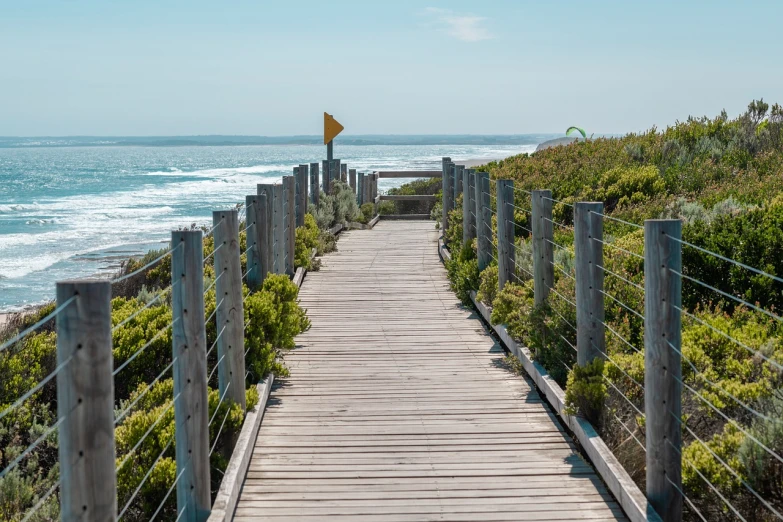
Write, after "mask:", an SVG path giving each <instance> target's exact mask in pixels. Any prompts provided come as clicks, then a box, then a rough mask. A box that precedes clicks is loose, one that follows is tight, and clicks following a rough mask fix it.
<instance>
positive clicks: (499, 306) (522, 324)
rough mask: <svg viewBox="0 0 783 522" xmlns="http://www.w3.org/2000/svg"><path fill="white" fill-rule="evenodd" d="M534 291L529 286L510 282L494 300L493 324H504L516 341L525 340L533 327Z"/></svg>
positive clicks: (491, 319) (491, 317)
mask: <svg viewBox="0 0 783 522" xmlns="http://www.w3.org/2000/svg"><path fill="white" fill-rule="evenodd" d="M532 310H533V292H532V290H530V288H529V287H527V286H523V285H520V284H517V283H512V282H508V283H506V284H505V285H504V286H503V290H500V291H499V292H497V295H496V296H495V299H494V300H493V301H492V315H491V316H490V321H491V322H492V324H503V325H505V326H506V330H507V331H508V334H509V335H510V336H511V337H512V338H514V339H515V340H516V341H523V339H526V338H527V336H528V333H529V331H530V329H531V322H530V313H531V312H532Z"/></svg>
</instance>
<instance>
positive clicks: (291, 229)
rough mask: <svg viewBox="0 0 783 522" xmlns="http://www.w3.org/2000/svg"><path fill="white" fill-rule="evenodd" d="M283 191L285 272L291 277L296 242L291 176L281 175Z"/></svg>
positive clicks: (292, 180)
mask: <svg viewBox="0 0 783 522" xmlns="http://www.w3.org/2000/svg"><path fill="white" fill-rule="evenodd" d="M283 191H284V193H285V273H286V274H288V275H289V276H291V277H293V276H294V272H295V271H296V269H295V268H294V251H295V243H296V211H295V209H294V202H295V201H296V180H295V179H294V177H293V176H283Z"/></svg>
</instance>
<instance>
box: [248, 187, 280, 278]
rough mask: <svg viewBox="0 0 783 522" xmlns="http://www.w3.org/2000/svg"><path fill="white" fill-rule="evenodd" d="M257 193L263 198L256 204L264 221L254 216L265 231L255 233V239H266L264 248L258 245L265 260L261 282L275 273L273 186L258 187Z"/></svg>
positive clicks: (262, 266) (257, 223)
mask: <svg viewBox="0 0 783 522" xmlns="http://www.w3.org/2000/svg"><path fill="white" fill-rule="evenodd" d="M257 192H258V195H259V196H265V198H264V199H261V200H258V201H257V204H258V206H259V208H261V209H263V211H264V214H265V216H266V219H265V220H263V219H262V217H260V216H256V225H257V226H261V225H263V226H264V229H265V231H261V232H257V233H256V237H257V238H258V241H263V238H266V247H265V248H264V247H263V245H264V244H263V243H259V244H261V245H262V248H261V252H260V255H261V256H262V260H264V259H265V264H262V265H261V276H262V282H263V278H266V275H267V274H270V273H272V274H273V273H275V234H274V227H275V221H274V220H275V208H274V202H275V185H274V184H272V183H266V184H261V185H258V187H257ZM259 234H261V235H259ZM264 234H265V235H264ZM248 244H249V243H248Z"/></svg>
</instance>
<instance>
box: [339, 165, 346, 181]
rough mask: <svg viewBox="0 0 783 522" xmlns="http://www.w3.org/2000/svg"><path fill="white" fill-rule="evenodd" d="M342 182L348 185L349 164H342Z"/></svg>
mask: <svg viewBox="0 0 783 522" xmlns="http://www.w3.org/2000/svg"><path fill="white" fill-rule="evenodd" d="M340 181H342V182H343V183H348V164H347V163H341V164H340Z"/></svg>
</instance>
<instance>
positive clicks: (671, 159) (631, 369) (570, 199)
mask: <svg viewBox="0 0 783 522" xmlns="http://www.w3.org/2000/svg"><path fill="white" fill-rule="evenodd" d="M483 169H484V170H488V171H489V172H490V174H491V178H492V179H493V180H494V179H513V180H514V184H515V189H516V190H515V205H516V206H517V207H518V208H517V210H516V211H515V217H514V220H515V222H516V223H517V225H518V226H515V227H514V229H515V230H516V238H515V243H516V262H517V264H518V265H519V269H518V270H517V272H516V274H515V281H514V282H513V283H510V284H508V285H506V287H505V288H504V289H503V291H501V292H498V291H497V267H496V266H494V263H493V265H491V266H490V267H489V268H487V269H485V270H484V271H483V272H481V273H479V271H478V266H477V264H476V261H475V241H474V242H473V245H467V246H466V247H465V248H463V247H462V245H461V240H462V227H461V212H462V209H461V208H457V209H456V210H455V211H453V213H452V217H453V218H452V219H451V220H450V223H454V224H455V226H453V227H450V229H449V231H448V234H447V238H446V239H447V241H448V242H449V244H450V247H451V249H452V252H453V253H455V255H454V260H453V261H452V262H451V263H450V264H449V266H448V269H449V275H450V278H451V281H452V287H453V288H454V290H455V291H456V292H457V294H458V295H459V296H460V297H461V298H462V299H463V300H464V301H465V302H468V300H469V298H468V297H467V296H468V291H469V290H471V289H475V290H479V298H480V299H481V300H483V301H484V302H486V303H487V304H488V305H490V306H491V307H492V309H493V312H492V318H493V322H495V323H502V324H506V325H507V327H508V329H509V332H510V333H511V334H512V335H513V336H514V337H516V338H517V339H518V340H519V341H521V342H522V343H524V344H525V345H526V346H528V347H530V348H531V351H533V352H534V353H535V357H536V358H537V360H538V361H539V362H540V363H541V364H543V365H544V367H545V368H546V369H547V370H548V371H549V372H550V373H551V374H552V376H553V377H554V378H555V379H556V380H557V381H558V382H559V383H560V384H561V386H563V387H564V388H565V389H566V394H567V401H568V402H569V404H570V407H571V409H572V411H574V412H576V413H578V414H580V415H584V416H585V417H587V418H589V419H590V420H591V421H592V422H593V423H594V424H595V425H596V426H597V427H598V429H599V431H600V433H601V436H602V437H603V438H604V439H605V440H606V441H607V443H608V444H609V445H610V447H611V448H612V449H613V451H614V452H615V454H616V455H617V456H618V457H619V458H620V460H621V462H622V463H623V465H624V466H625V467H626V469H627V470H628V471H629V473H630V474H631V475H632V477H633V478H634V479H635V480H636V481H637V482H638V483H639V484H640V485H641V486H642V488H644V474H645V471H644V466H645V455H644V451H643V450H642V449H641V448H640V446H641V447H643V446H644V431H645V430H644V416H643V413H642V412H643V411H644V388H643V386H644V377H645V376H644V354H643V348H644V341H643V339H644V324H643V318H642V316H643V314H644V292H643V286H644V266H643V259H642V258H640V257H639V256H641V255H642V254H643V243H644V233H643V230H642V229H640V228H639V227H637V226H634V224H637V225H641V224H643V222H644V220H645V219H651V218H674V219H680V220H682V221H683V239H684V240H685V241H687V242H689V243H692V244H694V245H698V246H699V247H702V248H704V249H707V250H709V251H711V252H714V253H716V254H719V256H723V257H725V258H728V259H732V260H736V261H739V262H741V263H745V264H747V265H750V266H752V267H755V268H758V269H761V270H763V271H765V272H768V273H769V274H773V275H775V276H778V277H780V276H783V108H782V107H781V106H780V105H777V104H776V105H773V106H771V107H770V106H769V105H768V104H767V103H765V102H763V101H754V102H752V103H751V104H750V105H749V106H748V109H747V111H746V112H745V113H743V114H742V115H740V116H739V117H737V118H734V119H730V118H729V117H728V116H727V115H726V113H725V112H724V113H722V114H720V115H718V116H717V117H714V118H708V117H701V118H692V117H691V118H688V119H687V120H685V121H682V122H677V123H676V124H675V125H673V126H671V127H668V128H666V129H664V130H658V129H655V128H653V129H651V130H649V131H647V132H645V133H641V134H628V135H626V136H623V137H620V138H599V139H593V140H585V141H581V140H580V141H579V142H576V143H572V144H569V145H564V146H556V147H551V148H548V149H545V150H541V151H538V152H535V153H533V154H523V155H519V156H514V157H511V158H508V159H506V160H504V161H499V162H494V163H491V164H489V165H487V166H485V167H483ZM492 185H493V186H492V187H491V190H492V192H493V194H494V183H493V184H492ZM534 189H551V190H552V192H553V199H554V200H555V203H554V207H553V214H554V221H555V222H556V224H555V226H554V242H555V243H557V246H556V247H555V264H556V268H555V284H554V291H553V292H552V294H550V297H549V299H548V302H547V303H546V305H544V306H542V307H538V308H537V307H535V306H534V305H533V293H532V284H531V283H532V282H531V281H530V275H529V272H532V246H531V241H530V238H529V234H528V232H527V231H526V229H530V228H531V226H530V225H531V224H530V213H529V209H530V195H529V194H528V193H527V191H530V190H534ZM577 201H602V202H603V203H604V209H605V211H604V212H605V215H606V216H607V219H605V220H604V241H605V242H606V245H605V246H604V265H605V269H606V274H605V275H606V277H605V289H604V290H605V292H606V295H607V298H606V299H605V307H606V318H605V323H606V357H607V360H606V362H605V363H603V364H594V365H590V366H588V367H586V368H581V369H580V368H577V369H576V371H574V370H569V369H570V368H572V367H574V364H575V361H576V353H575V349H574V346H576V333H575V331H574V330H573V327H572V325H574V324H576V312H575V310H574V306H573V305H572V302H573V300H574V281H573V279H572V277H573V275H574V269H573V266H574V261H573V257H574V248H573V207H572V205H573V203H574V202H577ZM494 204H495V203H494V198H492V205H493V206H494ZM458 205H459V206H461V199H460V200H459V201H458ZM610 218H614V219H610ZM493 220H494V218H493ZM617 220H622V221H624V222H627V223H623V222H621V221H617ZM496 226H497V224H496V223H494V222H493V229H494V230H496ZM682 248H683V274H684V275H685V276H687V277H689V278H693V279H695V280H698V281H699V282H701V283H702V284H700V283H696V282H694V281H691V280H689V279H686V280H684V281H683V289H682V295H683V310H684V311H683V316H682V321H683V327H682V345H681V351H682V357H683V363H682V364H683V368H682V375H683V396H682V404H683V418H682V420H681V422H682V424H683V453H682V456H683V486H684V490H685V494H686V495H687V497H688V499H689V500H690V502H692V504H693V506H690V505H687V504H686V507H685V509H686V518H688V519H692V520H698V519H699V516H698V515H697V514H696V510H698V511H699V512H700V513H701V514H702V515H703V516H704V517H705V518H706V519H707V520H735V519H736V518H737V517H736V513H739V514H741V515H742V516H743V517H745V518H746V519H748V520H772V519H775V518H776V517H775V514H774V511H775V510H776V511H778V512H780V511H783V466H782V465H781V462H783V460H781V457H780V455H781V454H782V453H783V394H781V389H780V386H781V383H783V379H781V374H782V373H783V372H782V371H781V370H783V366H781V363H783V325H782V324H781V321H780V320H779V319H777V318H776V316H777V315H779V311H780V309H781V308H782V307H783V284H781V283H780V282H779V281H776V280H774V279H773V278H770V277H767V276H765V275H761V274H758V273H755V272H753V271H751V270H748V269H746V268H743V267H741V266H739V265H737V264H734V263H731V262H730V261H727V260H726V259H722V258H721V257H719V256H715V255H711V254H709V253H706V252H704V251H702V250H699V249H696V248H693V247H690V246H688V245H683V247H682ZM493 255H495V253H493ZM705 285H708V286H705ZM709 287H713V288H714V289H712V288H709ZM609 296H611V297H609ZM738 300H742V301H745V302H748V303H750V304H751V305H752V306H745V305H742V304H741V303H739V301H738ZM569 301H571V302H569ZM751 490H752V491H753V492H751ZM718 492H719V494H718ZM754 492H755V493H754ZM757 495H758V496H757ZM721 497H723V498H721ZM759 497H760V498H763V499H764V500H763V501H760V500H759ZM729 504H730V505H731V506H732V507H729ZM734 509H736V513H735V512H734V511H733V510H734Z"/></svg>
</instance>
